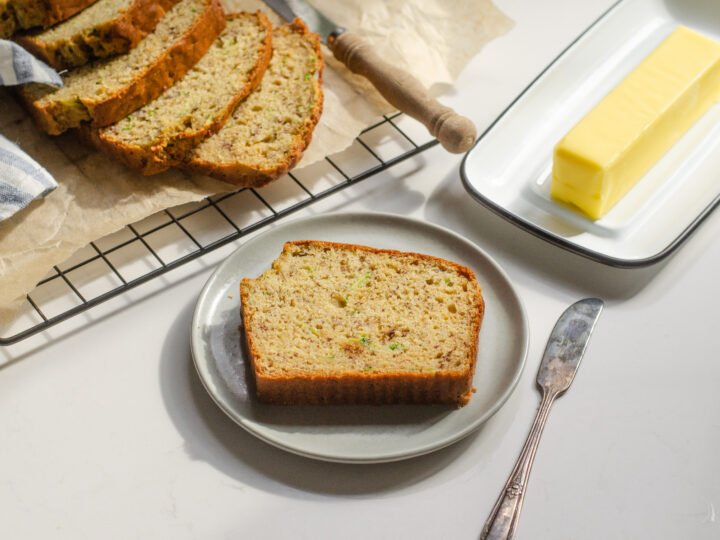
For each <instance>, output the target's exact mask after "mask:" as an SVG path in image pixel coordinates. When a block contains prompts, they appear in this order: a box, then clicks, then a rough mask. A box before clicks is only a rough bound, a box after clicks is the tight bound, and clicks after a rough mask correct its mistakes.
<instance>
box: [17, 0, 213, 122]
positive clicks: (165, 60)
mask: <svg viewBox="0 0 720 540" xmlns="http://www.w3.org/2000/svg"><path fill="white" fill-rule="evenodd" d="M224 28H225V12H224V10H223V8H222V5H221V4H220V0H208V2H207V4H206V6H205V9H204V10H203V12H202V13H201V14H200V16H199V17H198V18H197V19H196V20H195V22H194V23H193V24H192V25H191V26H190V28H188V29H187V31H186V32H185V33H184V34H183V35H182V36H181V37H180V38H179V39H177V40H176V41H175V42H174V43H173V44H172V45H171V46H170V47H168V48H167V49H165V50H164V51H163V53H162V54H161V55H160V56H158V57H157V58H156V59H155V60H154V61H153V62H152V63H151V64H150V65H149V66H148V67H147V68H146V69H145V70H144V71H143V72H142V73H140V74H138V75H137V76H136V77H135V78H134V79H133V80H132V81H131V82H130V83H129V84H128V85H127V86H125V87H124V88H123V89H121V90H120V91H118V92H116V93H115V94H113V95H111V96H107V97H106V98H104V99H101V100H98V101H95V100H91V99H88V98H79V99H78V101H79V102H80V103H81V105H82V106H83V107H84V109H85V111H86V112H87V116H89V118H90V121H91V125H92V126H94V127H104V126H108V125H110V124H114V123H115V122H117V121H118V120H120V119H122V118H124V117H126V116H127V115H128V114H130V113H131V112H133V111H134V110H135V109H137V108H139V107H142V106H143V105H145V104H146V103H147V102H149V101H151V100H153V99H155V98H156V97H157V96H159V95H160V94H161V93H162V92H163V91H164V90H165V89H167V88H168V87H169V86H171V85H172V84H173V83H174V82H175V81H177V80H178V79H180V78H181V77H182V76H183V75H185V73H186V72H187V71H188V70H189V69H190V68H191V67H192V66H194V65H195V63H196V62H197V61H198V60H199V59H200V58H201V57H202V56H203V55H204V54H205V52H207V50H208V49H209V48H210V46H211V45H212V44H213V42H214V41H215V40H216V39H217V37H218V36H219V35H220V32H222V30H223V29H224ZM18 95H19V96H20V98H21V100H22V101H23V102H24V103H25V104H26V106H27V108H28V110H29V111H30V114H31V115H32V116H33V118H34V119H35V122H36V123H37V124H38V126H40V127H41V128H42V129H43V130H45V131H46V132H47V133H49V134H50V135H59V134H60V133H62V132H63V131H66V130H67V129H70V128H72V127H77V124H76V123H74V122H72V121H71V120H69V119H68V112H69V111H68V105H65V104H62V103H57V102H54V101H50V102H49V103H47V104H46V105H41V104H38V103H37V102H35V101H33V100H32V99H30V98H29V96H28V95H27V94H26V93H25V92H24V91H23V90H22V89H20V90H19V92H18ZM73 106H77V105H76V104H73Z"/></svg>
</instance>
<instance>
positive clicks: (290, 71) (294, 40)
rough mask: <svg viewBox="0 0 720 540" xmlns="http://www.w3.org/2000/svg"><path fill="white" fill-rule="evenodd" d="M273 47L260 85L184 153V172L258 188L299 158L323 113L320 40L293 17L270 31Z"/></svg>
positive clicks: (284, 170)
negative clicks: (212, 132)
mask: <svg viewBox="0 0 720 540" xmlns="http://www.w3.org/2000/svg"><path fill="white" fill-rule="evenodd" d="M273 49H274V52H273V58H272V60H271V61H270V66H269V67H268V69H267V72H266V73H265V76H264V77H263V80H262V84H261V85H260V87H259V88H258V89H257V90H255V91H254V92H253V93H252V94H250V95H249V96H248V98H247V99H246V100H245V101H243V102H242V103H241V104H240V105H239V106H238V108H237V109H235V112H234V113H233V115H232V117H231V118H230V120H229V121H228V122H227V124H225V127H223V128H222V129H221V130H220V131H219V132H218V133H217V134H215V135H213V136H212V137H209V138H208V139H206V140H205V141H203V142H202V143H201V144H199V145H198V146H197V147H196V148H195V149H194V150H193V151H192V152H190V153H189V154H188V156H187V159H186V160H185V163H184V165H183V167H184V168H186V169H188V170H191V171H193V172H197V173H200V174H205V175H208V176H213V177H215V178H218V179H220V180H224V181H226V182H230V183H233V184H236V185H238V186H242V187H249V186H253V187H259V186H262V185H264V184H267V183H268V182H270V181H272V180H274V179H276V178H277V177H279V176H280V175H282V174H284V173H285V172H287V171H288V170H289V169H290V168H291V167H293V166H294V165H295V164H296V163H297V162H298V161H299V160H300V158H301V157H302V154H303V151H304V150H305V148H307V146H308V144H310V139H311V138H312V132H313V129H314V128H315V125H316V124H317V123H318V120H319V119H320V114H321V112H322V106H323V93H322V87H321V82H322V70H323V60H322V53H321V51H320V40H319V37H318V35H317V34H313V33H311V32H310V31H309V30H308V29H307V27H306V26H305V24H304V23H303V22H302V21H301V20H300V19H295V21H294V22H293V23H290V24H286V25H283V26H281V27H278V28H276V29H275V30H274V31H273Z"/></svg>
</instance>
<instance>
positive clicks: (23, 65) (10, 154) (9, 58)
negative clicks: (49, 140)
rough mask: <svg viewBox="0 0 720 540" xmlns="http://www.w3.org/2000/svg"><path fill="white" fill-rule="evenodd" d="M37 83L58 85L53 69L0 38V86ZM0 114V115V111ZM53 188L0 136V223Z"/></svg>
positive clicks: (46, 177) (29, 160) (38, 168)
mask: <svg viewBox="0 0 720 540" xmlns="http://www.w3.org/2000/svg"><path fill="white" fill-rule="evenodd" d="M27 82H40V83H45V84H51V85H53V86H62V80H61V79H60V76H59V75H58V74H57V73H56V72H55V70H54V69H52V68H51V67H49V66H48V65H46V64H44V63H43V62H41V61H40V60H37V59H36V58H35V57H34V56H32V55H31V54H30V53H28V52H27V51H25V49H23V48H22V47H20V46H19V45H17V44H16V43H13V42H12V41H7V40H5V39H0V85H2V86H13V85H16V84H23V83H27ZM0 114H2V113H1V112H0ZM56 187H57V182H56V181H55V179H54V178H53V177H52V176H51V175H50V173H49V172H47V171H46V170H45V169H44V168H43V167H41V166H40V165H39V164H38V163H37V162H36V161H35V160H34V159H33V158H31V157H30V156H28V155H27V154H26V153H25V152H23V151H22V150H21V149H20V147H19V146H18V145H17V144H14V143H13V142H11V141H9V140H7V139H6V138H5V137H3V136H2V135H0V221H2V220H4V219H7V218H9V217H10V216H12V215H13V214H14V213H15V212H17V211H18V210H22V209H23V208H25V207H26V206H27V205H28V204H30V202H31V201H32V200H33V199H35V198H36V197H44V196H45V195H47V194H48V193H50V192H51V191H52V190H53V189H55V188H56Z"/></svg>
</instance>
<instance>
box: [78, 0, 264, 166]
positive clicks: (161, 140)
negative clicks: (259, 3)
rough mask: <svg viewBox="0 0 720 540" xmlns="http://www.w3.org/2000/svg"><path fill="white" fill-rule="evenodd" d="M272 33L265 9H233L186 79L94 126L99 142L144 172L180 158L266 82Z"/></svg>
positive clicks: (96, 139)
mask: <svg viewBox="0 0 720 540" xmlns="http://www.w3.org/2000/svg"><path fill="white" fill-rule="evenodd" d="M271 36H272V25H271V24H270V21H269V20H268V19H267V17H266V16H265V15H264V14H262V13H261V12H260V11H258V12H257V13H238V14H232V15H228V17H227V25H226V27H225V30H223V32H222V34H220V37H218V39H217V40H216V41H215V43H214V44H213V45H212V47H210V49H209V50H208V52H207V53H206V54H205V56H203V57H202V58H201V59H200V60H199V61H198V63H197V64H195V66H194V67H193V68H192V69H190V70H189V71H188V72H187V73H186V74H185V76H184V77H183V78H182V79H180V80H179V81H178V82H176V83H175V84H174V85H173V86H171V87H170V88H168V89H167V90H166V91H165V92H164V93H162V94H161V95H160V96H158V97H157V98H156V99H154V100H153V101H151V102H150V103H148V104H147V105H145V106H144V107H141V108H140V109H138V110H136V111H135V112H133V113H132V114H130V115H129V116H127V117H125V118H123V119H122V120H121V121H119V122H117V123H116V124H113V125H111V126H108V127H106V128H102V129H99V130H91V133H90V137H91V139H92V141H93V143H94V144H95V145H96V146H97V147H98V148H99V149H100V150H102V151H103V152H105V153H107V154H109V155H111V156H113V157H115V158H116V159H119V160H121V161H123V162H124V163H125V164H126V165H128V166H129V167H131V168H133V169H136V170H138V171H140V172H142V173H143V174H155V173H158V172H161V171H164V170H165V169H167V168H168V167H170V166H171V165H173V164H176V163H179V162H180V161H181V160H182V159H183V157H184V156H185V154H186V153H187V152H188V151H189V150H190V149H191V148H192V147H193V146H195V145H196V144H197V143H198V142H200V141H201V140H202V139H204V138H205V137H207V136H208V135H210V134H212V133H214V132H216V131H217V130H219V129H220V128H221V127H222V126H223V124H225V122H226V121H227V119H228V118H229V116H230V115H231V114H232V112H233V110H234V109H235V106H236V105H237V103H238V102H239V101H240V100H242V99H243V98H244V97H245V96H247V95H248V94H249V93H250V91H251V90H252V89H254V88H255V87H256V86H257V85H258V84H259V83H260V80H261V78H262V76H263V73H264V72H265V69H266V68H267V65H268V62H269V61H270V55H271V54H272V37H271Z"/></svg>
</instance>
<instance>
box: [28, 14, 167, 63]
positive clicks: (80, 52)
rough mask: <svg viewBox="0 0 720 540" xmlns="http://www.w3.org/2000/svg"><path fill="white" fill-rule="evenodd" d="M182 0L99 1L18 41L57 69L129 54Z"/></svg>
mask: <svg viewBox="0 0 720 540" xmlns="http://www.w3.org/2000/svg"><path fill="white" fill-rule="evenodd" d="M177 2H178V0H97V2H95V3H94V4H93V5H91V6H89V7H88V8H86V9H84V10H83V11H81V12H80V13H78V14H77V15H75V16H74V17H72V18H70V19H68V20H66V21H64V22H62V23H60V24H58V25H56V26H53V27H52V28H50V29H48V30H44V31H41V32H35V33H33V34H28V35H21V36H17V37H16V38H15V41H17V42H18V43H19V44H20V45H22V46H23V47H25V48H26V49H27V50H29V51H30V52H32V53H33V54H34V55H35V56H37V57H38V58H40V59H42V60H44V61H45V62H47V63H48V64H49V65H51V66H53V67H54V68H56V69H65V68H72V67H77V66H81V65H84V64H87V63H88V62H90V61H91V60H96V59H98V58H105V57H108V56H114V55H116V54H121V53H126V52H127V51H129V50H130V49H132V48H133V47H134V46H136V45H137V44H138V43H139V42H140V40H141V39H142V38H143V37H145V36H146V35H147V34H148V33H149V32H151V31H152V30H153V29H154V28H155V26H157V24H158V22H159V21H160V19H162V17H163V16H164V15H165V13H166V11H167V10H169V9H170V8H171V7H172V6H173V5H174V4H176V3H177Z"/></svg>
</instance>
